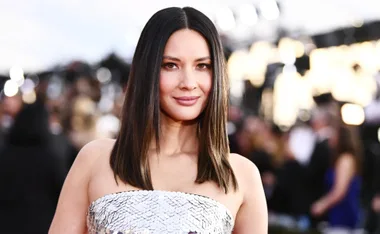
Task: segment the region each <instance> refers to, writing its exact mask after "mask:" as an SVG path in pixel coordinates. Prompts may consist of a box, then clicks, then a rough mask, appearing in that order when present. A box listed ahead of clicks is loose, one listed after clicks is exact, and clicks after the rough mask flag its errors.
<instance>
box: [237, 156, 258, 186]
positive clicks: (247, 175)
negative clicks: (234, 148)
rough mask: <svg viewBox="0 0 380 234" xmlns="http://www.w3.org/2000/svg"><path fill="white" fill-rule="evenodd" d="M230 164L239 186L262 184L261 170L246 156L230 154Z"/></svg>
mask: <svg viewBox="0 0 380 234" xmlns="http://www.w3.org/2000/svg"><path fill="white" fill-rule="evenodd" d="M230 164H231V167H232V170H233V171H234V173H235V176H236V177H237V178H236V179H237V180H238V182H239V184H241V183H242V184H243V185H244V184H246V183H251V182H257V181H260V182H261V177H260V173H259V170H258V169H257V167H256V165H255V164H254V163H253V162H252V161H250V160H249V159H247V158H246V157H244V156H241V155H239V154H233V153H231V154H230Z"/></svg>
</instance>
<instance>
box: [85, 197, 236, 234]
mask: <svg viewBox="0 0 380 234" xmlns="http://www.w3.org/2000/svg"><path fill="white" fill-rule="evenodd" d="M233 226H234V218H233V216H232V214H231V212H230V211H229V210H228V209H227V207H226V206H224V205H223V204H221V203H220V202H218V201H216V200H214V199H211V198H209V197H206V196H202V195H197V194H192V193H184V192H171V191H160V190H132V191H125V192H118V193H113V194H108V195H105V196H103V197H101V198H99V199H97V200H95V201H93V202H92V203H91V204H90V206H89V208H88V212H87V228H88V233H89V234H101V233H102V234H103V233H104V234H106V233H107V234H111V233H112V234H127V233H128V234H195V233H196V234H209V233H218V234H226V233H229V234H230V233H232V229H233Z"/></svg>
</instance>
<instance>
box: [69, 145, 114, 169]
mask: <svg viewBox="0 0 380 234" xmlns="http://www.w3.org/2000/svg"><path fill="white" fill-rule="evenodd" d="M114 145H115V140H114V139H108V138H104V139H97V140H93V141H91V142H89V143H87V144H86V145H85V146H83V148H82V149H81V150H80V151H79V153H78V156H77V158H76V161H78V164H81V163H85V164H86V165H87V167H88V166H89V165H92V164H93V163H95V162H96V161H97V160H99V159H100V158H103V157H106V156H108V155H109V153H110V152H111V150H112V148H113V146H114Z"/></svg>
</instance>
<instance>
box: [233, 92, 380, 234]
mask: <svg viewBox="0 0 380 234" xmlns="http://www.w3.org/2000/svg"><path fill="white" fill-rule="evenodd" d="M314 101H315V107H314V108H313V109H312V110H311V112H310V113H302V112H301V113H300V115H299V118H298V119H297V121H296V123H295V124H294V125H293V126H291V127H290V128H288V127H283V126H276V125H275V124H273V123H272V122H270V121H267V120H265V119H263V118H261V117H260V116H257V115H245V114H244V109H243V108H238V107H233V106H232V107H231V108H230V110H229V120H230V122H229V129H230V132H229V134H230V135H229V136H230V148H231V152H235V153H239V154H241V155H244V156H246V157H247V158H249V159H250V160H251V161H252V162H254V163H255V164H256V166H257V167H258V169H259V171H260V173H261V178H262V182H263V186H264V190H265V193H266V198H267V202H268V209H269V214H270V217H269V221H270V226H271V227H272V228H273V229H272V231H273V233H285V232H284V231H283V230H284V229H287V230H297V231H298V232H305V231H309V232H312V231H315V233H318V232H322V233H380V229H379V211H380V207H379V201H380V200H379V195H380V174H379V173H378V172H377V169H378V168H379V166H380V161H379V155H380V143H379V141H378V139H377V137H374V134H373V132H374V131H373V130H370V129H369V128H373V126H371V127H366V126H364V125H362V126H352V125H347V124H346V123H344V121H343V120H342V114H341V107H342V105H343V103H340V102H338V101H336V100H334V98H333V96H332V95H331V94H329V93H326V94H322V95H318V96H315V97H314ZM305 115H307V116H305ZM276 228H277V229H276ZM275 230H277V231H278V230H282V231H278V232H276V231H275Z"/></svg>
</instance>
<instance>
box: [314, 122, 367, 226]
mask: <svg viewBox="0 0 380 234" xmlns="http://www.w3.org/2000/svg"><path fill="white" fill-rule="evenodd" d="M330 145H331V146H332V147H333V148H332V155H331V164H330V168H329V170H328V171H327V173H326V175H325V180H326V184H327V191H328V193H327V194H326V195H324V196H323V197H322V198H320V199H319V200H318V201H316V202H315V203H314V204H313V206H312V207H311V213H312V214H313V215H314V216H315V217H318V216H321V215H323V214H325V213H327V214H328V219H327V220H328V224H329V228H328V230H326V233H336V232H337V233H351V232H352V231H354V230H355V229H358V228H359V225H360V214H361V209H360V187H361V179H360V176H359V172H360V163H359V158H360V155H361V152H360V150H361V149H360V146H359V139H358V136H357V135H356V134H355V133H354V132H353V129H352V128H349V127H348V126H345V125H344V124H342V125H341V126H339V127H338V128H337V130H336V132H335V134H333V136H331V138H330ZM339 231H341V232H339Z"/></svg>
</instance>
